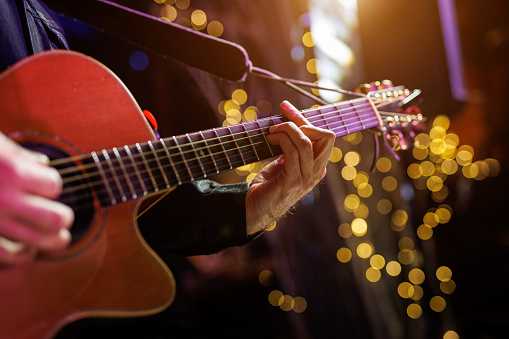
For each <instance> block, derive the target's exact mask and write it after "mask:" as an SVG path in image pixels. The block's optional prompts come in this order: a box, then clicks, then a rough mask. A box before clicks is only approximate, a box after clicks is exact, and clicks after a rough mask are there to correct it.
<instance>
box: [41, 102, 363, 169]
mask: <svg viewBox="0 0 509 339" xmlns="http://www.w3.org/2000/svg"><path fill="white" fill-rule="evenodd" d="M357 100H358V99H357ZM362 106H365V107H367V108H369V109H372V107H371V106H370V105H369V102H364V103H363V104H361V105H359V106H355V107H354V106H352V107H346V108H342V109H336V110H334V111H330V112H326V113H325V114H322V115H320V116H313V117H312V118H317V119H316V120H314V121H319V120H322V117H326V116H328V115H336V114H338V113H342V112H344V111H347V110H351V109H352V108H353V109H356V108H359V107H362ZM320 109H323V106H322V107H319V108H318V109H313V108H311V109H307V110H304V111H302V113H304V114H306V113H314V112H320ZM350 114H356V112H352V113H350ZM345 116H347V115H345ZM281 117H282V115H277V116H274V117H268V118H262V119H259V120H255V121H253V123H255V122H256V121H260V120H272V122H273V120H274V119H277V118H281ZM308 121H310V120H309V119H308ZM310 122H311V121H310ZM216 130H217V129H216ZM251 131H252V132H258V131H260V129H253V130H251ZM251 131H250V132H251ZM197 133H199V132H195V133H191V134H190V135H195V134H197ZM244 134H245V131H243V132H241V133H236V134H228V135H225V136H219V137H216V138H210V139H208V140H210V141H215V140H217V139H219V141H221V138H224V137H228V136H232V137H235V136H237V135H244ZM237 140H239V141H240V140H241V139H237ZM188 145H189V144H180V146H181V147H182V146H184V147H185V146H188ZM168 150H171V151H173V150H178V147H177V146H173V147H170V148H168ZM88 156H89V154H78V155H74V156H70V157H66V158H61V159H55V160H53V161H52V163H51V165H52V166H57V165H61V164H65V161H67V162H69V163H72V162H76V161H79V160H82V159H86V158H87V157H88Z"/></svg>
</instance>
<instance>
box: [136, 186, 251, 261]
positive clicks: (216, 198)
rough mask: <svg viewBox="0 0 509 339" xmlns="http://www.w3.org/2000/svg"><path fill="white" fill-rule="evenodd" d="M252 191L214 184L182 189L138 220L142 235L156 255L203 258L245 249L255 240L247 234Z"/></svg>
mask: <svg viewBox="0 0 509 339" xmlns="http://www.w3.org/2000/svg"><path fill="white" fill-rule="evenodd" d="M248 189H249V183H239V184H231V185H221V184H218V183H217V182H215V181H211V180H199V181H196V182H192V183H189V184H185V185H182V186H180V187H178V188H177V189H175V190H174V191H173V192H171V193H170V194H168V195H167V196H166V197H164V198H163V199H162V200H161V201H159V202H158V203H157V204H156V205H154V206H153V207H152V208H150V209H149V210H148V211H146V212H145V213H144V214H142V215H141V216H140V217H139V218H138V224H139V227H140V231H141V233H142V235H143V237H144V238H145V240H146V241H147V242H148V244H149V245H150V246H151V247H152V248H153V249H154V250H155V251H156V252H159V251H166V252H169V253H173V254H179V255H201V254H211V253H215V252H218V251H221V250H223V249H225V248H227V247H232V246H241V245H244V244H246V243H247V242H249V240H251V238H253V237H249V236H248V235H247V234H246V209H245V198H246V194H247V191H248Z"/></svg>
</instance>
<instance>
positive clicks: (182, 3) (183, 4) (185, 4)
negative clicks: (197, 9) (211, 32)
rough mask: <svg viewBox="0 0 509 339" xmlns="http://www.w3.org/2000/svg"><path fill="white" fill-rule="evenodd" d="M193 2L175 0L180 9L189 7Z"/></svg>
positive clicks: (189, 0)
mask: <svg viewBox="0 0 509 339" xmlns="http://www.w3.org/2000/svg"><path fill="white" fill-rule="evenodd" d="M190 4H191V0H175V6H176V7H177V8H178V9H187V8H189V5H190Z"/></svg>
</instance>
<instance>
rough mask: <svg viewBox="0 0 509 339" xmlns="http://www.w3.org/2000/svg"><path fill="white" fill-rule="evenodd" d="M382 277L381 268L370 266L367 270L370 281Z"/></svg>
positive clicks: (367, 277) (375, 280)
mask: <svg viewBox="0 0 509 339" xmlns="http://www.w3.org/2000/svg"><path fill="white" fill-rule="evenodd" d="M381 277H382V274H381V272H380V270H379V269H377V268H374V267H370V268H368V269H367V270H366V279H368V281H370V282H377V281H378V280H380V278H381Z"/></svg>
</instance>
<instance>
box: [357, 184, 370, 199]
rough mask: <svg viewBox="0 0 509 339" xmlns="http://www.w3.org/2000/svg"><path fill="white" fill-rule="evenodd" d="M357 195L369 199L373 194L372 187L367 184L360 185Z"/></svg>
mask: <svg viewBox="0 0 509 339" xmlns="http://www.w3.org/2000/svg"><path fill="white" fill-rule="evenodd" d="M357 193H358V194H359V196H360V197H362V198H369V197H370V196H371V194H373V186H371V185H370V184H368V183H363V184H360V185H359V187H358V188H357Z"/></svg>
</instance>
